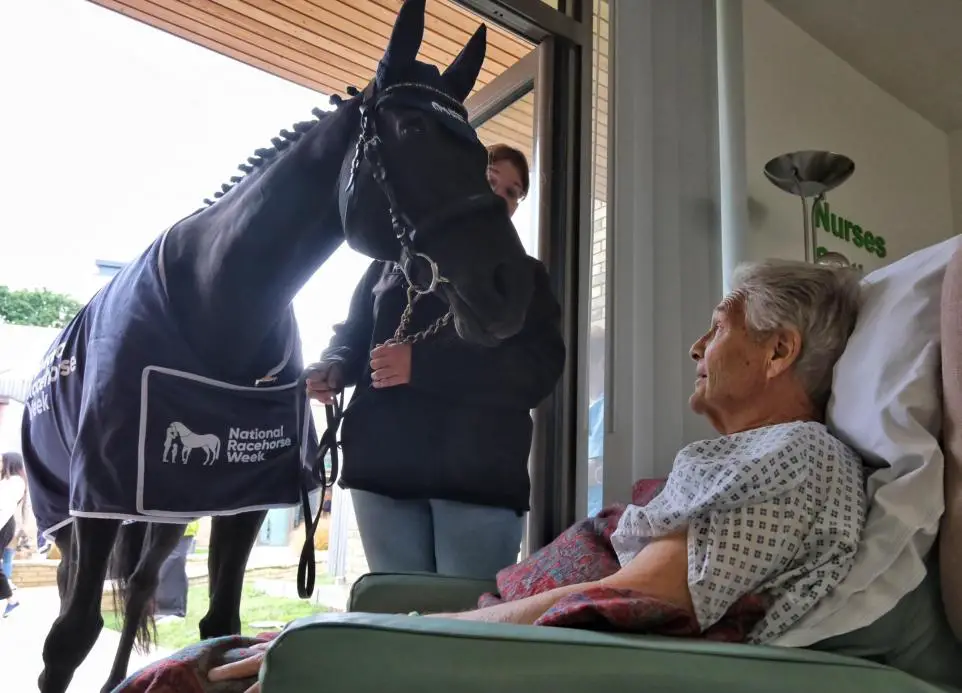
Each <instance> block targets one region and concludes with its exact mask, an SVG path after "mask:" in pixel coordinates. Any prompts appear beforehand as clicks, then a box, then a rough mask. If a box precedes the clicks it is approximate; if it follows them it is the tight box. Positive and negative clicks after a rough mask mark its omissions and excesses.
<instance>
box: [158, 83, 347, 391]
mask: <svg viewBox="0 0 962 693" xmlns="http://www.w3.org/2000/svg"><path fill="white" fill-rule="evenodd" d="M357 123H358V110H357V104H356V103H354V102H347V103H345V104H343V105H342V106H341V107H340V108H338V109H337V110H336V111H334V112H331V113H327V114H321V115H320V116H319V120H318V121H315V123H314V124H313V126H312V127H311V128H310V129H307V130H306V131H305V132H303V134H302V135H301V136H300V137H299V138H298V139H297V140H296V141H294V142H292V143H290V144H289V145H287V146H286V147H285V148H284V149H283V151H277V150H276V149H275V150H273V153H271V150H268V151H264V150H258V154H263V156H264V157H265V158H264V159H263V163H259V164H258V162H257V160H256V159H255V160H251V161H254V163H255V166H256V168H254V170H253V171H252V172H250V173H248V175H247V176H245V177H244V178H243V179H241V180H240V182H238V183H237V185H236V186H234V187H233V188H232V189H230V190H229V192H227V194H226V195H225V196H224V197H222V198H221V199H219V200H218V201H217V202H216V203H215V204H213V205H211V206H209V207H207V208H206V209H203V210H200V211H199V212H196V213H195V214H193V215H192V216H190V217H187V218H186V219H184V220H182V221H181V222H179V223H178V224H176V225H175V226H174V227H172V228H171V229H170V231H169V232H168V234H167V237H166V239H165V241H164V258H163V259H164V271H165V280H166V285H167V293H168V297H169V301H170V303H171V310H172V312H173V314H174V315H175V316H176V317H177V319H178V320H179V321H180V322H181V325H182V328H183V334H184V335H185V336H186V338H187V339H188V340H189V341H190V342H191V346H192V347H193V348H194V351H195V352H196V353H198V354H199V355H200V356H201V358H202V359H203V360H204V361H205V362H206V363H207V364H209V365H210V367H211V370H212V372H215V373H217V374H218V375H220V376H221V377H224V378H227V379H241V380H249V379H250V378H256V377H259V376H260V375H263V373H262V372H259V371H260V370H263V369H264V368H270V367H271V366H272V365H274V363H276V361H277V353H276V352H275V353H270V352H273V351H275V350H274V349H273V348H271V346H270V345H269V343H268V342H267V341H266V340H268V338H269V337H270V335H271V334H272V332H273V331H274V330H275V329H276V328H277V327H278V326H279V325H288V324H289V320H286V319H285V317H286V316H288V315H289V312H288V311H289V307H290V304H291V301H292V300H293V298H294V296H295V294H296V293H297V292H298V291H299V290H300V288H301V287H302V286H303V285H304V284H305V282H307V280H308V279H309V278H310V277H311V275H312V274H313V273H314V272H315V271H316V270H317V268H318V267H319V266H320V265H321V264H323V263H324V261H325V260H327V258H328V257H329V256H330V255H331V253H333V252H334V250H335V249H336V248H337V247H338V245H340V243H341V242H342V241H343V233H342V231H341V228H340V222H339V217H338V209H337V205H338V199H337V189H338V179H339V177H340V171H341V165H342V162H343V160H344V156H345V154H346V152H347V148H348V146H349V144H350V143H351V141H352V137H351V136H352V134H354V133H355V131H356V127H357ZM282 341H283V340H282ZM282 346H283V345H282ZM265 351H266V352H267V353H265ZM271 359H274V361H273V363H269V362H270V360H271Z"/></svg>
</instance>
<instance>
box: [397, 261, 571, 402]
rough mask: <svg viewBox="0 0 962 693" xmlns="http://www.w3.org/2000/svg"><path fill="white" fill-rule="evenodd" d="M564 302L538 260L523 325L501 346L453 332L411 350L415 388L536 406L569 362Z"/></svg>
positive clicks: (474, 399)
mask: <svg viewBox="0 0 962 693" xmlns="http://www.w3.org/2000/svg"><path fill="white" fill-rule="evenodd" d="M560 323H561V307H560V306H559V305H558V301H557V300H556V299H555V297H554V295H553V294H552V292H551V286H550V284H549V280H548V273H547V271H546V270H545V269H544V266H543V265H541V264H540V263H537V267H536V277H535V292H534V294H533V296H532V299H531V306H530V307H529V309H528V315H527V318H526V319H525V324H524V327H523V328H522V329H521V332H519V333H518V334H517V335H515V336H514V337H511V338H510V339H507V340H505V341H504V342H503V343H502V344H500V345H499V346H496V347H481V346H476V345H473V344H468V343H466V342H464V341H462V340H461V339H458V338H456V337H452V338H450V339H445V340H437V339H434V340H427V341H423V342H418V343H417V344H414V345H413V347H412V349H411V381H410V386H411V387H413V388H417V389H421V390H427V391H429V392H432V393H434V394H438V395H442V396H447V397H451V398H453V399H458V400H462V401H464V400H467V401H470V402H477V403H479V404H484V405H493V406H504V407H513V408H516V409H533V408H534V407H536V406H538V404H540V403H541V401H542V400H543V399H544V398H545V397H547V396H548V395H549V394H551V391H552V390H553V389H554V387H555V384H556V383H557V382H558V378H560V377H561V373H562V370H563V369H564V363H565V344H564V339H563V338H562V336H561V328H560Z"/></svg>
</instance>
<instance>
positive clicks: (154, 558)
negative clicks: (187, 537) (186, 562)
mask: <svg viewBox="0 0 962 693" xmlns="http://www.w3.org/2000/svg"><path fill="white" fill-rule="evenodd" d="M128 528H129V529H131V531H132V533H133V532H135V531H136V529H137V528H136V527H134V526H131V525H128V526H125V527H124V529H123V530H121V531H122V532H123V531H124V530H127V529H128ZM183 535H184V526H183V525H174V524H167V523H151V524H149V525H148V526H147V533H146V537H145V538H143V539H141V541H139V542H132V543H131V545H129V546H124V542H123V540H121V542H119V544H118V551H120V550H121V547H123V549H124V550H125V551H126V552H127V557H121V560H122V561H123V562H126V563H127V565H128V566H129V565H131V564H132V561H130V557H131V556H136V557H137V561H136V564H133V565H135V567H134V569H133V572H131V573H127V575H124V574H123V573H122V574H121V575H120V576H119V578H118V581H117V582H118V585H119V586H120V594H121V597H122V599H123V606H124V629H123V631H122V632H121V634H120V644H119V645H118V646H117V654H116V656H115V658H114V664H113V667H112V668H111V669H110V676H109V678H108V679H107V683H106V685H105V686H104V687H103V689H102V691H101V693H109V692H110V691H112V690H113V689H114V688H116V687H117V686H118V685H119V684H120V682H121V681H123V680H124V679H125V678H126V677H127V667H128V665H129V664H130V652H131V650H132V649H133V647H134V644H135V642H136V643H137V644H138V645H139V646H140V647H141V648H143V649H144V650H145V651H146V650H147V649H148V647H149V646H150V641H151V635H152V632H151V627H152V625H153V623H152V621H151V619H150V612H149V607H150V601H151V599H152V598H153V596H154V591H155V590H156V589H157V580H158V577H157V576H158V574H159V573H160V566H161V565H163V563H164V561H165V560H167V556H169V555H170V552H171V551H173V550H174V547H176V546H177V542H179V541H180V538H181V537H182V536H183ZM134 536H137V537H138V538H139V537H140V536H141V535H140V534H136V535H134ZM133 551H137V553H136V554H133V553H132V552H133Z"/></svg>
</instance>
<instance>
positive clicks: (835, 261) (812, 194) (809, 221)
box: [765, 150, 855, 267]
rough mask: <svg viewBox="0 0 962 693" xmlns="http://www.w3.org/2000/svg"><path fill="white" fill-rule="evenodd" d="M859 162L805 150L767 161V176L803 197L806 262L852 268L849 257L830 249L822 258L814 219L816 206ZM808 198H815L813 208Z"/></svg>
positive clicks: (786, 190) (842, 181) (826, 153)
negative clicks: (819, 254)
mask: <svg viewBox="0 0 962 693" xmlns="http://www.w3.org/2000/svg"><path fill="white" fill-rule="evenodd" d="M854 172H855V163H854V162H853V161H852V160H851V159H849V158H848V157H847V156H844V155H842V154H835V153H833V152H819V151H811V150H807V151H801V152H792V153H790V154H782V155H781V156H776V157H775V158H774V159H772V160H771V161H769V162H768V163H767V164H765V177H766V178H768V180H770V181H771V182H772V184H773V185H775V186H777V187H778V188H779V189H780V190H784V191H785V192H787V193H792V194H793V195H798V196H799V197H800V198H801V200H802V228H803V229H804V232H805V261H806V262H814V263H817V264H819V265H828V266H832V267H848V265H849V264H850V263H849V261H848V258H846V257H845V256H844V255H842V254H841V253H836V252H829V253H825V254H824V255H822V256H821V257H818V254H817V252H816V249H817V248H818V241H817V239H816V236H815V228H814V224H813V219H814V217H815V209H816V207H817V206H818V205H820V204H822V203H823V202H825V194H826V193H827V192H828V191H830V190H834V189H835V188H837V187H838V186H840V185H841V184H842V183H844V182H845V181H847V180H848V179H849V176H851V175H852V173H854ZM808 198H812V204H811V207H809V204H808Z"/></svg>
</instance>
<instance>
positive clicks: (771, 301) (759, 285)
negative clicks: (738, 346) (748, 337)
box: [732, 260, 861, 409]
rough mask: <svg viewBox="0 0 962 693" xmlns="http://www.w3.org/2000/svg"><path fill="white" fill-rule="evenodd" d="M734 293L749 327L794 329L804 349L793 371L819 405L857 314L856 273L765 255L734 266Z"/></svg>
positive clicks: (823, 402) (765, 330)
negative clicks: (768, 258) (761, 259)
mask: <svg viewBox="0 0 962 693" xmlns="http://www.w3.org/2000/svg"><path fill="white" fill-rule="evenodd" d="M732 294H733V295H734V296H736V297H738V298H740V299H742V301H743V302H744V303H743V305H744V310H745V325H746V327H747V328H748V330H749V331H751V332H753V333H755V334H758V335H759V336H763V335H767V334H771V333H772V332H774V331H775V330H778V329H786V328H794V329H796V330H798V332H799V333H800V334H801V337H802V350H801V353H800V354H799V356H798V359H797V360H796V361H795V364H794V370H795V374H796V376H797V377H798V379H799V380H800V381H801V383H802V386H803V387H804V388H805V391H806V392H807V393H808V396H809V397H810V398H811V400H812V402H813V403H814V404H815V405H816V406H817V407H819V409H823V408H824V407H825V406H826V405H827V404H828V399H829V395H830V394H831V391H832V372H833V370H834V368H835V362H836V361H838V359H839V357H840V356H841V355H842V352H843V351H844V350H845V344H846V343H847V342H848V338H849V336H850V335H851V334H852V330H854V329H855V321H856V319H857V318H858V311H859V306H860V303H861V297H860V279H859V275H858V273H857V272H856V271H855V270H854V269H851V268H834V267H823V266H821V265H813V264H809V263H807V262H798V261H795V260H764V261H762V262H753V263H747V264H744V265H741V266H739V267H738V268H737V269H736V270H735V274H734V277H733V279H732Z"/></svg>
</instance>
